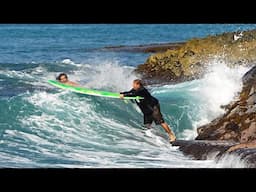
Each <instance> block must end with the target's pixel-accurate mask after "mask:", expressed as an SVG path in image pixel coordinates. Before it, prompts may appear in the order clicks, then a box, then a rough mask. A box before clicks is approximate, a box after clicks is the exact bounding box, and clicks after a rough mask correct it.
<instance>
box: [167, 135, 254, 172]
mask: <svg viewBox="0 0 256 192" xmlns="http://www.w3.org/2000/svg"><path fill="white" fill-rule="evenodd" d="M237 144H238V143H236V142H233V141H220V140H176V141H175V142H173V144H172V145H173V146H179V150H180V151H182V152H183V153H184V155H188V156H190V157H193V158H194V159H196V160H206V159H209V157H211V156H213V157H215V158H216V161H218V160H220V159H221V158H222V157H223V156H224V155H227V154H236V155H238V156H239V157H240V159H242V160H243V161H245V162H246V167H247V168H256V148H240V149H237V150H233V151H229V149H231V148H232V147H234V146H237Z"/></svg>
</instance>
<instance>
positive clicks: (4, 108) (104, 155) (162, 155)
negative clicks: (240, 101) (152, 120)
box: [0, 24, 256, 168]
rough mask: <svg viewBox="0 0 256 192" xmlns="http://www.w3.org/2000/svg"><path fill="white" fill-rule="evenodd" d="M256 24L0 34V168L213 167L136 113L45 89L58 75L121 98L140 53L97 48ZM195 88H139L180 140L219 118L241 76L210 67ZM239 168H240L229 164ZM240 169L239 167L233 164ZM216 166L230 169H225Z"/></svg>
mask: <svg viewBox="0 0 256 192" xmlns="http://www.w3.org/2000/svg"><path fill="white" fill-rule="evenodd" d="M255 27H256V25H241V24H239V25H219V24H218V25H214V24H199V25H194V24H189V25H184V24H179V25H177V24H168V25H159V24H147V25H146V24H145V25H138V24H129V25H127V24H126V25H122V24H114V25H112V24H104V25H99V24H97V25H92V24H91V25H32V24H31V25H0V37H1V38H0V113H1V116H0V167H32V168H34V167H89V168H95V167H156V168H157V167H218V166H220V165H218V164H216V163H215V161H213V160H207V161H195V160H192V159H189V158H188V157H184V156H183V155H182V153H181V152H179V151H178V149H177V148H176V147H172V146H171V145H169V143H168V139H167V135H166V133H165V132H164V131H163V130H162V129H161V127H158V126H154V128H153V129H152V131H151V132H145V131H143V130H142V129H141V128H142V122H143V116H142V114H141V112H140V110H139V109H138V108H137V106H136V105H134V104H132V103H131V102H129V103H125V102H123V101H121V100H119V99H109V98H100V97H93V96H85V95H80V94H77V93H71V92H68V91H63V90H59V89H56V88H54V87H52V86H51V85H49V84H48V83H47V80H48V79H55V77H56V76H57V74H59V73H60V72H66V73H68V74H69V76H70V79H72V80H73V81H77V82H79V83H80V84H81V85H83V86H84V87H88V88H94V89H100V90H106V91H115V92H119V91H125V90H129V89H130V88H131V82H132V80H133V79H134V78H138V77H136V76H135V75H134V74H133V73H132V71H133V69H134V68H135V67H136V66H137V65H138V64H140V63H143V62H144V61H145V60H146V58H147V57H148V56H149V54H145V53H129V52H108V51H102V48H103V47H105V46H118V45H138V44H148V43H149V44H150V43H164V42H179V41H184V40H187V39H189V38H192V37H203V36H207V35H210V34H217V33H221V32H226V31H236V30H243V29H254V28H255ZM212 64H214V65H213V67H211V68H210V69H209V73H208V74H207V76H206V77H205V78H203V79H202V80H195V81H191V82H186V83H181V84H177V85H165V86H161V87H157V86H151V87H148V89H149V90H150V92H151V93H152V94H153V95H154V96H155V97H157V98H158V99H159V101H160V103H161V109H162V113H163V115H164V118H165V120H166V122H167V123H168V124H169V125H170V126H171V127H172V129H173V130H174V132H175V133H176V135H177V137H178V138H179V139H191V138H194V137H195V136H196V127H197V126H199V125H202V124H204V123H207V122H209V121H210V120H212V119H213V118H215V117H217V116H218V115H220V114H222V113H223V111H222V110H221V108H220V105H222V104H226V103H228V102H229V101H230V100H231V99H232V98H233V97H235V96H236V92H237V91H239V90H240V88H241V81H240V78H241V76H242V75H243V74H244V73H245V72H246V71H247V70H248V69H247V68H244V67H239V68H234V69H230V68H228V67H226V66H225V65H223V64H220V63H219V61H212ZM238 164H239V163H238ZM239 165H240V164H239ZM222 166H224V167H230V166H231V165H230V164H229V162H226V163H224V164H223V165H222Z"/></svg>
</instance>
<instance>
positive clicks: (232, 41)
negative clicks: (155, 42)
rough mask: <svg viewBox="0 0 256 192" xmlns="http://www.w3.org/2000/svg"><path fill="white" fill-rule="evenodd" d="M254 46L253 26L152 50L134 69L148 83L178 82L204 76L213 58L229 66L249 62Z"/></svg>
mask: <svg viewBox="0 0 256 192" xmlns="http://www.w3.org/2000/svg"><path fill="white" fill-rule="evenodd" d="M255 49H256V30H250V31H243V32H241V31H240V32H228V33H223V34H219V35H214V36H208V37H205V38H193V39H191V40H189V41H187V42H185V43H184V44H182V45H180V46H178V47H177V48H175V49H168V50H166V51H165V52H161V53H155V54H152V55H151V56H149V57H148V59H147V60H146V62H145V63H144V64H141V65H138V67H137V69H135V72H136V73H138V74H140V75H141V76H142V79H143V80H144V81H149V83H150V84H153V83H157V84H158V83H161V84H162V83H168V84H169V83H180V82H184V81H189V80H193V79H198V78H201V77H203V75H204V73H205V72H206V71H207V67H208V66H209V64H211V63H212V62H213V60H215V61H216V59H218V60H219V61H221V62H222V63H226V64H228V65H230V66H234V65H248V66H250V65H251V64H252V63H253V62H255V61H256V54H255ZM213 63H214V62H213Z"/></svg>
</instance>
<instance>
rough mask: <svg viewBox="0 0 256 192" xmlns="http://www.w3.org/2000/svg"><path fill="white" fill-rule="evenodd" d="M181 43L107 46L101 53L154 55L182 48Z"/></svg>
mask: <svg viewBox="0 0 256 192" xmlns="http://www.w3.org/2000/svg"><path fill="white" fill-rule="evenodd" d="M183 44H184V43H183V42H178V43H161V44H149V45H131V46H122V45H121V46H109V47H104V48H103V49H102V50H103V51H117V52H120V51H126V52H143V53H155V52H164V51H167V50H172V49H177V48H178V47H180V46H182V45H183Z"/></svg>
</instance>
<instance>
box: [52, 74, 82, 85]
mask: <svg viewBox="0 0 256 192" xmlns="http://www.w3.org/2000/svg"><path fill="white" fill-rule="evenodd" d="M56 80H58V81H59V82H60V83H63V84H66V85H72V86H79V85H78V84H77V83H75V82H73V81H69V80H68V76H67V74H66V73H61V74H59V75H58V77H57V78H56Z"/></svg>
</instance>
